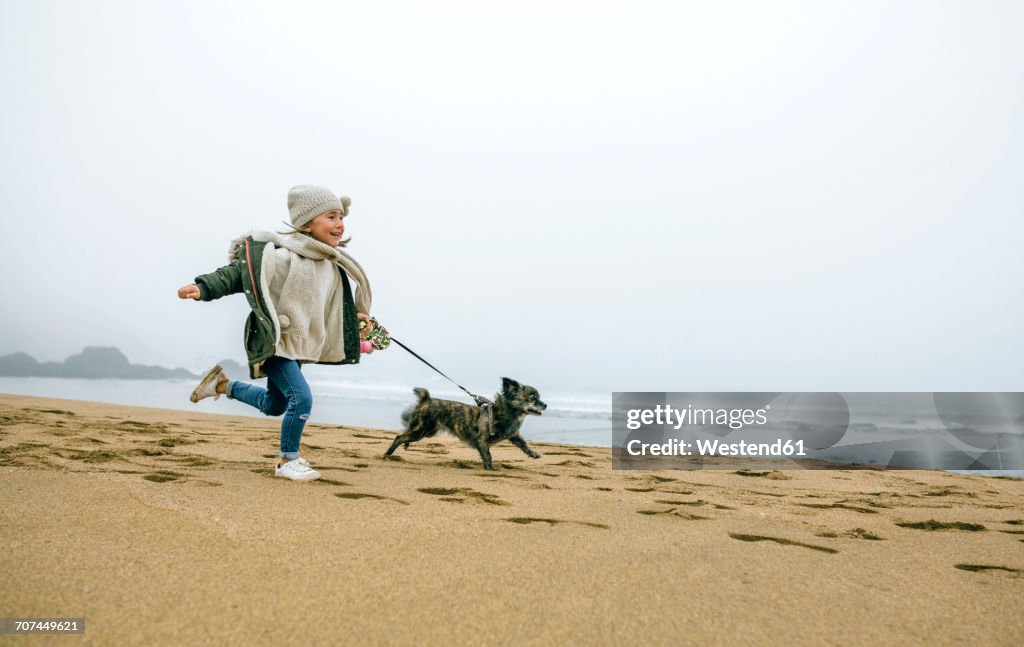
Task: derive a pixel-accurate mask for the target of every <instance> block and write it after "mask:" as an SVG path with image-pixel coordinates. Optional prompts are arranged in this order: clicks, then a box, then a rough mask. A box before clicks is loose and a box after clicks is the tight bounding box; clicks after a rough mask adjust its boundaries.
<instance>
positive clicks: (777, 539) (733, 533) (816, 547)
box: [729, 532, 839, 553]
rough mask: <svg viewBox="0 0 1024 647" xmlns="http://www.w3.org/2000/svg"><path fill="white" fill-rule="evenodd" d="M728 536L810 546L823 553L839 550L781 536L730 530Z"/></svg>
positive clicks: (744, 539)
mask: <svg viewBox="0 0 1024 647" xmlns="http://www.w3.org/2000/svg"><path fill="white" fill-rule="evenodd" d="M729 536H730V537H732V538H733V539H738V540H740V541H753V542H757V541H771V542H774V543H776V544H781V545H783V546H799V547H801V548H810V549H811V550H817V551H821V552H823V553H838V552H839V551H838V550H836V549H835V548H828V547H827V546H815V545H814V544H805V543H803V542H799V541H793V540H792V539H783V538H782V537H768V536H765V535H744V534H740V533H735V532H730V533H729Z"/></svg>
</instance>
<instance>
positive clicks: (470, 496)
mask: <svg viewBox="0 0 1024 647" xmlns="http://www.w3.org/2000/svg"><path fill="white" fill-rule="evenodd" d="M417 491H418V492H422V493H424V494H431V495H433V496H439V497H444V498H443V499H441V500H442V501H449V502H451V503H463V502H465V501H479V502H480V503H489V504H491V505H510V504H509V503H508V502H507V501H503V500H502V499H501V498H499V497H497V496H495V495H493V494H487V493H486V492H477V491H476V490H474V489H473V488H468V487H454V488H450V487H421V488H417Z"/></svg>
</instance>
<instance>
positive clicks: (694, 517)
mask: <svg viewBox="0 0 1024 647" xmlns="http://www.w3.org/2000/svg"><path fill="white" fill-rule="evenodd" d="M637 514H645V515H648V516H655V515H662V514H663V515H666V516H669V517H678V518H680V519H685V520H687V521H701V520H703V519H709V518H710V517H702V516H701V515H699V514H693V513H692V512H684V511H682V510H680V509H679V508H669V509H667V510H637Z"/></svg>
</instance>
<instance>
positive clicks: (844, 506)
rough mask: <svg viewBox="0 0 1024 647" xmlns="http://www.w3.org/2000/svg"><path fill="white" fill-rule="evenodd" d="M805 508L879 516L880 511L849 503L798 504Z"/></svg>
mask: <svg viewBox="0 0 1024 647" xmlns="http://www.w3.org/2000/svg"><path fill="white" fill-rule="evenodd" d="M797 505H798V506H800V507H803V508H814V509H815V510H829V509H837V510H852V511H854V512H859V513H861V514H878V510H872V509H871V508H861V507H859V506H855V505H849V504H847V503H842V502H840V503H798V504H797Z"/></svg>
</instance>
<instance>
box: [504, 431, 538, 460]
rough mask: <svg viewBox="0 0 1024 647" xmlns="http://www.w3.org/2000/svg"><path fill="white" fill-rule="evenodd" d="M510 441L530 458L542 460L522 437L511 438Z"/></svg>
mask: <svg viewBox="0 0 1024 647" xmlns="http://www.w3.org/2000/svg"><path fill="white" fill-rule="evenodd" d="M508 441H509V442H510V443H512V444H513V445H515V446H516V447H518V448H519V449H521V450H523V453H524V454H526V455H527V456H529V457H530V458H540V454H538V453H537V452H535V451H533V450H532V449H530V446H529V445H527V444H526V441H525V440H523V437H522V436H512V437H511V438H509V439H508Z"/></svg>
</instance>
